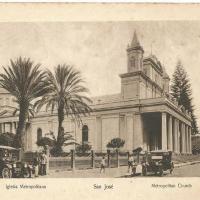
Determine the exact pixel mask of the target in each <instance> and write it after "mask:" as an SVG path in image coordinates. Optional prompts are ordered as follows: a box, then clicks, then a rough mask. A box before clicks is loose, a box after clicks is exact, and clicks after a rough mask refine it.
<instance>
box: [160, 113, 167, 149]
mask: <svg viewBox="0 0 200 200" xmlns="http://www.w3.org/2000/svg"><path fill="white" fill-rule="evenodd" d="M161 138H162V150H166V149H167V113H164V112H163V113H162V137H161Z"/></svg>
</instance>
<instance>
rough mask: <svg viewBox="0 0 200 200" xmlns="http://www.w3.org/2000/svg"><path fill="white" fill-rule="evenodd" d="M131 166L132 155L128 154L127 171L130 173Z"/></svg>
mask: <svg viewBox="0 0 200 200" xmlns="http://www.w3.org/2000/svg"><path fill="white" fill-rule="evenodd" d="M132 167H133V156H131V155H130V156H129V159H128V173H132Z"/></svg>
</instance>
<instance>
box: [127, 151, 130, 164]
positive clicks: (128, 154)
mask: <svg viewBox="0 0 200 200" xmlns="http://www.w3.org/2000/svg"><path fill="white" fill-rule="evenodd" d="M127 158H128V161H129V159H130V152H129V151H128V152H127ZM127 163H128V162H127Z"/></svg>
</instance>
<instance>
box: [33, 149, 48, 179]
mask: <svg viewBox="0 0 200 200" xmlns="http://www.w3.org/2000/svg"><path fill="white" fill-rule="evenodd" d="M47 162H48V160H47V155H46V154H45V152H42V154H39V153H38V152H36V154H35V156H34V159H33V167H34V175H35V177H38V176H39V175H41V176H44V175H46V174H47Z"/></svg>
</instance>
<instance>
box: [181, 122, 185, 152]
mask: <svg viewBox="0 0 200 200" xmlns="http://www.w3.org/2000/svg"><path fill="white" fill-rule="evenodd" d="M181 150H182V151H181V153H185V124H184V123H181Z"/></svg>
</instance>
